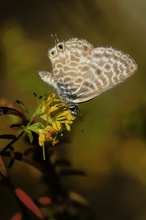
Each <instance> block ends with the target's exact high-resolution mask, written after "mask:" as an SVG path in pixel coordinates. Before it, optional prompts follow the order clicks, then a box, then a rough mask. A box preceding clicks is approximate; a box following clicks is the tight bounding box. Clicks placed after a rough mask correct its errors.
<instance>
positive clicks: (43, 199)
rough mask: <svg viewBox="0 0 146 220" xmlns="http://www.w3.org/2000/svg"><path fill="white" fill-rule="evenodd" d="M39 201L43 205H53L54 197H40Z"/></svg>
mask: <svg viewBox="0 0 146 220" xmlns="http://www.w3.org/2000/svg"><path fill="white" fill-rule="evenodd" d="M38 202H39V203H40V204H41V205H51V204H52V199H51V198H49V197H41V198H39V199H38Z"/></svg>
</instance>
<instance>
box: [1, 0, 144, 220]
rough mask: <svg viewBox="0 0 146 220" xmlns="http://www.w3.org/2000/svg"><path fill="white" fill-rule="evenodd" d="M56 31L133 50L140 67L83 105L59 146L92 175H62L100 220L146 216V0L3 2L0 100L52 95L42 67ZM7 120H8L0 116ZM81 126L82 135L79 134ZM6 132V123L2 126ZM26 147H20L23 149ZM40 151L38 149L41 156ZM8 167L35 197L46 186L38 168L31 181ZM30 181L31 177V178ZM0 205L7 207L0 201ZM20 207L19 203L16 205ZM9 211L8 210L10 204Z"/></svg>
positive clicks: (62, 155)
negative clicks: (125, 79) (42, 75)
mask: <svg viewBox="0 0 146 220" xmlns="http://www.w3.org/2000/svg"><path fill="white" fill-rule="evenodd" d="M51 34H57V35H58V38H59V39H60V41H62V40H67V39H69V38H72V37H78V38H83V39H86V40H88V41H89V42H90V43H92V44H93V45H94V46H96V47H97V46H112V47H114V48H117V49H120V50H122V51H124V52H126V53H128V54H130V55H131V56H132V57H133V58H134V59H135V61H136V63H137V64H138V67H139V69H138V72H137V73H136V74H135V75H134V76H133V77H131V78H130V79H128V80H127V81H126V82H125V83H123V84H121V85H120V86H118V87H117V88H115V89H113V90H110V91H108V92H106V93H105V94H103V95H101V96H99V97H97V98H96V99H94V100H92V101H90V102H88V103H85V104H82V105H80V107H79V108H80V111H81V112H82V114H83V123H81V120H80V118H79V119H78V122H76V123H75V124H74V126H73V127H72V132H71V133H69V134H67V137H68V139H69V140H70V142H69V143H65V144H63V145H62V146H61V147H60V148H59V150H57V152H58V156H59V157H60V158H67V159H69V161H70V162H71V163H72V166H73V167H74V168H76V169H78V168H79V169H81V170H84V171H85V172H86V173H87V177H85V178H81V177H72V178H71V179H65V180H64V185H65V187H66V188H68V189H70V188H71V189H73V190H76V191H77V192H78V193H80V194H81V195H83V196H85V197H86V198H87V199H88V200H89V202H90V205H91V207H92V209H93V211H94V214H95V219H98V220H107V219H108V220H114V219H115V220H117V219H119V220H123V219H125V220H145V219H146V74H145V71H146V1H145V0H140V1H139V0H110V1H109V0H74V1H73V0H68V1H67V0H53V1H51V0H44V1H39V0H37V1H34V0H29V1H27V0H26V1H18V0H13V1H8V0H5V1H1V2H0V102H1V104H3V105H7V103H12V102H14V101H15V100H17V99H18V100H21V101H22V102H24V103H25V104H26V105H27V106H28V107H29V108H31V109H32V110H34V109H35V107H36V101H35V98H34V96H33V93H34V92H35V93H36V94H38V95H43V94H45V93H48V92H49V90H50V88H49V87H48V86H47V85H46V84H45V83H44V82H43V81H41V79H40V77H39V75H38V71H39V70H47V71H51V65H50V62H49V60H48V58H47V50H48V48H52V47H53V46H54V42H53V39H52V38H51ZM3 120H4V121H5V120H6V119H3ZM81 127H83V129H84V133H82V132H81ZM0 131H1V133H4V131H7V130H6V127H5V126H4V125H3V124H1V127H0ZM18 148H19V150H21V151H23V145H22V144H21V146H19V147H18ZM40 156H41V155H40ZM21 166H22V165H20V164H19V166H18V168H17V170H16V168H15V169H11V177H12V178H13V179H14V184H15V185H16V186H18V187H22V188H23V189H24V190H26V192H27V193H29V194H30V195H32V197H33V198H37V196H38V195H42V192H43V191H45V189H44V188H43V187H42V186H41V185H39V183H38V182H39V181H38V179H39V174H38V173H37V172H36V171H34V170H33V171H32V170H29V167H27V174H29V173H30V175H31V177H32V179H31V181H30V180H29V181H27V179H26V176H25V175H24V174H23V173H24V172H21V173H20V168H21V169H22V170H24V169H26V168H24V167H21ZM28 179H29V178H28ZM6 195H7V198H9V203H10V207H11V208H12V209H11V208H9V212H8V211H7V215H6V216H5V217H4V215H5V213H6V212H5V210H4V208H2V210H0V213H1V214H0V215H1V216H0V217H1V219H9V218H10V216H12V214H14V210H13V208H14V207H13V205H14V204H11V202H10V201H11V194H8V192H6V190H5V189H3V190H2V191H1V196H0V200H1V201H0V204H1V205H2V204H3V207H5V206H7V205H8V200H6ZM1 207H2V206H1ZM15 208H16V207H15ZM6 210H7V208H6Z"/></svg>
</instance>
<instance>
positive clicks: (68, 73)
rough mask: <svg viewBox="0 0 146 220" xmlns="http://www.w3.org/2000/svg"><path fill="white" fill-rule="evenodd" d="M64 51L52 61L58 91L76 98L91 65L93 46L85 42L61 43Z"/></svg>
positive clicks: (74, 40) (58, 53) (59, 52)
mask: <svg viewBox="0 0 146 220" xmlns="http://www.w3.org/2000/svg"><path fill="white" fill-rule="evenodd" d="M61 44H62V47H63V50H62V51H57V56H56V57H55V60H54V59H51V61H52V63H53V75H54V81H55V82H56V84H57V86H58V89H60V90H61V91H60V92H61V93H63V94H66V95H67V96H70V98H71V96H73V97H74V96H76V95H75V94H77V92H78V91H79V90H80V89H81V86H82V84H83V82H84V78H85V76H86V74H87V71H88V69H89V66H90V63H91V53H92V49H93V47H92V45H91V44H89V43H88V42H86V41H85V40H84V41H83V40H78V39H76V38H75V39H72V40H69V41H66V42H64V43H63V42H62V43H59V46H61Z"/></svg>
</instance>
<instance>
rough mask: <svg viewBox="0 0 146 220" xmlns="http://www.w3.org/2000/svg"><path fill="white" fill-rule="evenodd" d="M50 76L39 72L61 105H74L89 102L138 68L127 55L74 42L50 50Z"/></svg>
mask: <svg viewBox="0 0 146 220" xmlns="http://www.w3.org/2000/svg"><path fill="white" fill-rule="evenodd" d="M49 58H50V60H51V63H52V68H53V72H52V74H51V73H48V72H40V73H39V74H40V76H41V78H42V79H43V80H44V81H45V82H47V83H48V84H49V85H51V86H53V87H54V88H55V90H56V91H57V93H58V95H59V97H60V98H61V99H62V101H64V102H66V103H67V104H69V105H72V107H73V105H76V104H78V103H82V102H85V101H89V100H90V99H93V98H94V97H96V96H98V95H100V94H101V93H103V92H105V91H107V90H108V89H111V88H113V87H114V86H116V85H118V84H119V83H121V82H123V81H124V80H125V79H126V78H128V77H129V76H131V75H132V74H134V73H135V72H136V70H137V65H136V63H135V62H134V60H133V59H132V58H130V57H129V55H127V54H124V53H123V52H121V51H118V50H115V49H113V48H105V47H97V48H94V49H93V47H92V45H91V44H90V43H88V42H87V41H85V40H78V39H77V38H74V39H70V40H68V41H66V42H61V43H58V44H56V45H55V47H54V48H52V49H51V50H49Z"/></svg>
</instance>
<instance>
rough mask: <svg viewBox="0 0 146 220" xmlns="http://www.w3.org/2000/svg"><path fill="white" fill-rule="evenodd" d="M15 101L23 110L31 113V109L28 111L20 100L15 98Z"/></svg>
mask: <svg viewBox="0 0 146 220" xmlns="http://www.w3.org/2000/svg"><path fill="white" fill-rule="evenodd" d="M16 102H17V103H18V105H20V106H21V108H22V109H23V110H24V111H25V112H27V113H28V114H30V115H31V114H32V113H31V111H30V110H29V109H28V108H27V107H26V106H25V105H24V104H23V103H22V102H21V101H19V100H16Z"/></svg>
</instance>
